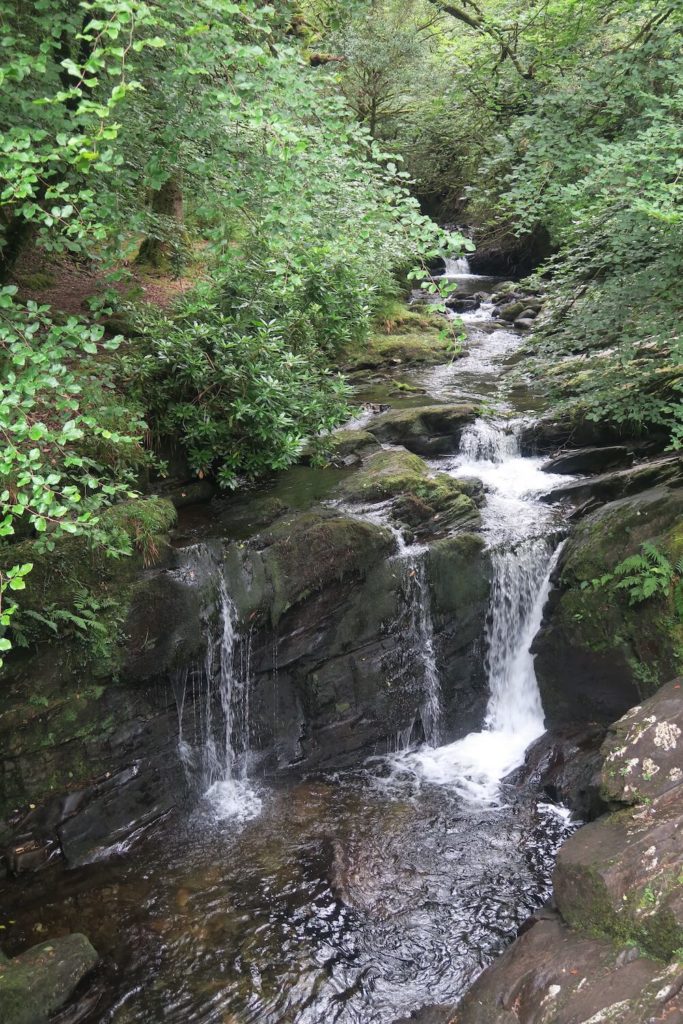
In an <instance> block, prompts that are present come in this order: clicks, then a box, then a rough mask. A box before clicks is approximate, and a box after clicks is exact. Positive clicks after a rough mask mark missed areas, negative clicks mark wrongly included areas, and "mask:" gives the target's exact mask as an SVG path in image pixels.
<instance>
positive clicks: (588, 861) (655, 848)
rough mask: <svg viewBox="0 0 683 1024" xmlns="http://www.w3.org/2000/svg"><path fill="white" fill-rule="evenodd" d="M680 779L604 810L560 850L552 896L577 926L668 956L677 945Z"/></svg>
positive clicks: (682, 922) (682, 816) (682, 860)
mask: <svg viewBox="0 0 683 1024" xmlns="http://www.w3.org/2000/svg"><path fill="white" fill-rule="evenodd" d="M682 827H683V786H681V785H678V786H677V787H676V788H675V789H670V790H668V791H667V792H666V793H664V794H663V795H662V796H661V797H658V798H656V799H655V800H653V801H652V803H651V804H648V805H646V806H644V807H640V808H636V809H631V810H628V811H623V812H620V813H619V814H611V815H607V816H606V817H604V818H600V819H599V820H598V821H596V822H592V823H591V824H590V825H586V826H584V827H583V828H582V829H579V831H578V832H576V833H574V835H573V836H571V837H570V838H569V839H568V840H567V841H566V843H565V844H564V845H563V847H562V848H561V850H560V853H559V855H558V859H557V866H556V869H555V877H554V890H555V900H556V902H557V906H558V908H559V910H560V913H561V914H562V916H563V918H564V919H565V921H567V922H568V923H569V924H571V925H572V927H574V928H577V929H578V930H580V931H582V932H587V933H589V934H597V935H605V936H607V937H609V938H612V939H614V940H616V941H620V942H628V941H631V942H633V943H636V944H638V945H639V946H641V948H643V949H645V950H647V952H648V953H650V955H651V956H655V957H658V958H659V959H661V960H669V959H670V958H671V957H672V956H673V955H674V953H675V952H676V951H677V950H680V949H682V948H683V849H682V848H681V843H680V833H681V828H682Z"/></svg>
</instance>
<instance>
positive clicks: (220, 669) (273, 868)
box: [5, 264, 572, 1024]
mask: <svg viewBox="0 0 683 1024" xmlns="http://www.w3.org/2000/svg"><path fill="white" fill-rule="evenodd" d="M451 271H452V272H454V275H455V276H456V277H457V278H458V280H459V283H460V285H461V287H462V289H463V291H465V292H467V291H468V290H469V291H470V292H471V291H474V290H476V289H477V288H482V287H491V285H492V282H491V281H488V280H483V279H475V278H472V276H471V275H469V274H468V273H467V268H466V267H465V266H463V265H462V264H460V265H458V266H456V267H454V268H453V267H452V268H451ZM464 321H465V324H466V328H467V331H468V335H469V342H468V347H467V352H466V355H465V356H464V357H463V358H461V359H459V360H457V361H455V362H453V363H450V364H447V365H443V366H439V367H430V368H428V369H420V370H414V371H411V374H410V379H411V381H412V383H413V384H414V385H415V386H419V387H420V388H422V389H423V391H424V392H425V394H426V395H427V396H428V397H427V399H426V401H429V400H432V399H433V400H435V401H443V400H448V401H454V400H460V399H467V400H476V401H478V402H485V403H486V409H487V413H486V415H485V416H482V418H481V419H479V420H477V422H476V423H474V424H473V425H472V426H471V427H469V428H468V429H467V430H466V432H465V434H464V435H463V439H462V442H461V448H460V451H459V452H458V453H457V454H455V455H449V456H442V457H440V458H438V459H434V460H432V463H431V464H432V466H433V467H434V469H438V470H439V471H442V472H443V471H445V472H447V473H449V474H451V475H453V476H456V477H459V478H464V477H468V478H472V477H474V478H477V479H478V480H480V481H482V483H483V484H484V485H485V487H486V493H487V497H486V504H485V507H484V510H483V520H484V532H485V536H486V541H487V545H488V547H489V549H490V551H491V556H492V564H493V571H494V579H493V588H492V600H491V608H490V614H489V622H488V628H487V633H488V643H487V650H486V651H485V652H483V653H482V657H484V658H485V659H486V665H487V672H488V680H489V689H490V698H489V703H488V707H487V712H486V717H485V721H484V722H483V723H482V724H481V728H480V729H478V730H477V731H475V732H473V733H471V734H470V735H468V736H465V737H464V738H461V739H459V740H457V741H456V742H448V737H444V736H443V735H442V731H441V724H440V692H439V678H438V671H437V669H436V666H435V662H434V655H433V649H431V639H430V638H431V625H430V613H429V603H428V600H427V587H426V585H425V575H424V574H425V568H424V559H423V549H422V548H420V546H419V545H411V544H409V543H407V542H405V541H404V540H403V539H402V538H400V537H399V547H398V553H397V554H396V555H394V556H393V557H394V558H397V559H403V560H408V562H409V566H410V572H409V574H408V575H409V578H410V579H411V580H412V581H413V582H412V584H411V586H410V587H409V588H408V591H407V594H406V602H407V605H408V608H407V618H406V621H407V622H408V623H409V625H408V627H407V628H409V629H410V630H412V632H413V633H414V634H415V636H416V637H417V638H418V642H419V644H420V647H421V650H422V656H423V661H424V671H425V679H426V687H425V692H426V698H425V705H424V707H423V711H422V718H423V724H424V735H425V737H426V742H424V743H422V744H421V745H415V744H413V745H411V743H410V739H409V737H407V736H403V737H397V739H396V752H395V753H394V754H391V755H385V756H381V757H375V758H370V759H368V760H366V761H365V762H364V763H362V764H360V765H358V766H357V767H354V768H349V769H345V770H343V771H342V770H339V771H326V772H317V773H313V774H307V775H298V776H297V775H295V774H292V773H289V774H287V775H286V776H282V777H273V776H270V777H267V778H262V777H259V776H258V774H257V775H254V773H253V769H252V768H251V763H250V757H249V750H248V746H249V739H248V719H249V685H248V684H249V668H248V657H249V649H248V645H247V644H245V642H244V638H240V637H239V636H237V634H236V626H235V621H234V614H233V611H232V606H231V600H230V594H229V592H228V591H227V590H226V589H223V590H222V592H221V615H220V619H219V624H218V626H217V631H218V632H217V634H216V635H215V636H213V637H212V643H210V644H209V649H210V651H211V652H212V653H211V657H213V658H217V659H218V664H217V665H214V666H213V667H212V669H211V673H210V674H212V675H215V676H217V678H218V679H219V683H220V685H219V694H218V696H219V701H218V702H216V701H215V699H214V698H215V696H216V695H215V693H208V694H207V695H205V696H204V697H201V698H200V701H199V703H200V704H201V708H202V709H203V710H202V711H201V715H200V717H201V723H202V726H201V730H200V741H199V744H198V742H197V739H196V737H192V738H191V737H188V736H185V735H183V734H182V732H181V734H180V736H179V741H178V746H179V752H180V754H181V756H182V757H183V758H184V759H185V761H186V765H187V770H188V772H194V773H195V774H196V775H197V776H198V777H199V778H200V781H201V785H200V790H201V792H202V794H203V796H202V797H201V798H200V799H199V800H198V802H197V803H196V804H195V806H194V807H192V808H189V809H188V812H187V814H186V815H185V816H184V817H182V818H181V817H180V816H179V815H174V816H172V817H169V818H168V819H167V821H166V822H165V824H164V825H163V826H162V827H160V828H158V829H157V830H156V832H155V833H154V834H152V835H150V836H148V837H147V838H145V839H143V840H142V841H140V842H139V843H137V844H135V845H134V846H133V847H132V849H130V850H127V849H126V850H124V849H122V850H120V851H119V852H118V854H115V855H113V856H110V857H109V858H108V859H107V860H106V861H102V862H96V863H94V864H91V865H88V866H86V867H81V868H78V869H76V870H72V871H65V870H63V869H61V868H57V869H55V870H51V871H48V872H44V873H43V874H41V875H38V876H36V877H35V878H34V879H32V881H31V885H30V887H28V888H27V889H25V890H24V891H23V892H21V893H18V892H17V891H16V890H14V896H12V895H10V901H11V900H12V899H15V900H17V901H19V902H16V903H15V904H14V905H12V903H11V902H10V905H9V906H8V907H6V908H5V909H6V912H7V913H8V914H9V915H10V916H14V917H16V918H17V927H18V929H19V931H18V932H17V933H15V935H14V941H17V942H19V943H20V942H21V940H22V938H24V939H25V940H26V941H27V942H29V941H30V940H33V941H38V940H39V938H40V937H41V936H42V935H48V934H49V935H55V934H60V933H64V932H67V931H70V930H74V931H85V932H86V933H87V934H88V936H89V937H90V938H91V940H92V942H93V943H94V945H95V946H96V948H97V949H98V951H99V952H100V953H101V954H103V956H104V957H105V969H104V971H103V972H101V975H100V978H99V981H98V985H97V987H96V990H95V993H94V995H93V1002H92V1004H88V1005H89V1006H90V1008H89V1009H88V1005H86V1007H85V1009H83V1007H81V1010H82V1014H81V1016H79V1017H78V1019H79V1020H84V1021H91V1022H95V1021H102V1022H105V1021H106V1022H111V1024H133V1022H135V1024H159V1022H160V1021H162V1020H163V1021H164V1022H166V1024H189V1022H193V1024H194V1022H196V1024H256V1022H259V1024H285V1022H287V1024H322V1022H325V1024H332V1022H335V1024H392V1022H393V1021H395V1020H396V1019H397V1018H399V1017H402V1016H405V1015H407V1014H408V1013H409V1012H411V1011H412V1010H416V1009H418V1008H420V1007H422V1006H425V1005H430V1004H439V1003H446V1002H451V1003H452V1002H453V1001H455V1000H457V998H458V997H459V996H460V995H462V993H463V992H464V991H465V989H466V988H467V986H468V985H469V984H470V983H471V982H472V980H473V979H474V978H475V977H476V975H477V974H478V973H479V972H480V971H481V969H482V968H483V967H484V966H485V965H486V964H487V963H489V962H490V960H491V959H492V958H493V957H494V956H495V955H496V954H497V953H499V952H500V951H501V950H502V949H503V948H504V946H505V945H506V944H507V943H508V942H509V941H510V940H511V939H512V938H513V937H514V935H515V933H516V930H517V928H518V927H519V925H520V924H521V923H522V922H523V921H524V920H525V918H526V917H527V916H528V915H529V913H530V912H531V911H533V910H534V909H535V908H537V907H538V906H539V905H541V904H542V903H543V902H544V901H545V900H546V899H547V897H548V895H549V893H550V876H551V872H552V867H553V862H554V855H555V852H556V850H557V847H558V845H559V844H560V842H561V841H562V840H563V838H564V837H565V836H566V835H567V832H568V830H569V829H570V828H571V827H572V826H571V824H570V823H569V821H568V816H567V814H566V813H565V812H564V811H563V809H562V808H557V807H552V806H550V805H548V804H545V803H543V802H542V801H540V800H539V798H538V797H537V796H535V795H534V794H532V793H526V792H523V791H520V790H518V789H513V788H512V787H508V786H506V785H505V784H503V783H502V780H503V779H504V777H505V776H506V775H507V774H508V773H509V772H510V771H511V770H512V769H513V768H514V767H516V766H518V765H519V764H520V763H521V761H522V760H523V756H524V751H525V749H526V747H527V746H528V745H529V744H530V743H531V742H532V741H533V740H534V739H535V738H536V737H538V736H539V735H540V734H541V733H542V732H543V709H542V707H541V701H540V695H539V692H538V687H537V685H536V679H535V675H534V667H533V659H532V656H531V655H530V653H529V647H530V644H531V641H532V639H533V637H534V634H535V633H536V631H537V630H538V628H539V626H540V621H541V615H542V609H543V604H544V601H545V598H546V596H547V593H548V587H549V575H550V572H551V569H552V565H553V562H554V559H555V558H556V556H557V552H558V546H559V545H560V543H561V536H562V535H561V522H559V521H558V518H557V516H558V512H557V510H556V509H555V508H553V507H552V506H550V505H548V504H545V503H543V502H541V501H540V500H538V497H539V495H540V494H541V492H545V491H547V490H548V489H549V488H550V487H551V486H552V484H553V478H552V477H549V476H548V474H546V473H543V472H542V468H541V467H542V460H541V459H536V458H525V457H523V456H522V455H521V453H520V448H519V441H518V433H519V428H520V425H521V424H522V423H523V422H524V421H525V419H527V418H528V417H529V416H532V415H533V412H534V408H535V405H536V399H535V397H534V394H533V388H531V387H527V386H524V385H521V386H520V384H519V383H518V382H513V381H512V379H511V377H510V374H509V369H510V367H511V366H512V365H513V364H514V361H515V352H516V350H517V348H518V346H519V344H520V337H519V335H518V334H517V333H516V332H514V331H511V330H509V329H507V328H503V327H502V326H501V325H499V324H497V323H496V322H495V321H494V320H493V317H492V307H491V306H490V304H488V305H487V304H484V306H483V307H481V308H480V309H479V310H477V311H476V312H475V313H473V314H470V315H469V316H468V315H466V316H465V317H464ZM404 376H405V374H404ZM372 391H373V387H372V385H366V386H365V388H364V389H360V390H359V398H372ZM424 401H425V399H423V402H424ZM566 479H567V478H566V477H564V478H563V480H564V481H566ZM358 514H360V515H362V514H363V513H362V511H360V512H359V513H358ZM375 514H376V513H375ZM380 514H381V513H380ZM184 685H186V681H185V683H182V684H181V685H180V687H179V700H181V701H182V699H183V697H184V690H183V686H184ZM180 721H182V715H181V716H180ZM63 1019H64V1020H65V1021H70V1020H73V1019H74V1018H69V1017H64V1018H63Z"/></svg>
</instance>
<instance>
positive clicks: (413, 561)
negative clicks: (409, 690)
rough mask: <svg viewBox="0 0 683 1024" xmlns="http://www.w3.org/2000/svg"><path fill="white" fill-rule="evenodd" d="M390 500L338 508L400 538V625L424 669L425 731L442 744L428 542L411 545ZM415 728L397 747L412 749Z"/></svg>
mask: <svg viewBox="0 0 683 1024" xmlns="http://www.w3.org/2000/svg"><path fill="white" fill-rule="evenodd" d="M390 505H391V503H390V502H387V503H385V504H383V505H374V506H370V507H369V508H366V509H359V508H358V507H356V506H350V507H349V506H344V505H343V503H340V502H337V503H336V507H337V508H343V509H344V511H345V513H346V514H347V515H353V516H358V517H359V518H361V519H364V520H366V521H369V522H372V523H377V524H378V525H380V526H383V527H385V528H386V529H388V530H390V531H391V533H392V534H393V535H394V537H395V539H396V545H397V549H398V550H397V553H396V556H395V558H396V560H397V561H398V562H400V563H401V567H402V573H403V579H404V586H403V594H402V605H403V608H402V615H401V617H400V621H399V622H397V624H396V627H397V629H398V630H400V632H401V634H402V636H403V639H404V641H405V644H406V645H407V648H408V652H407V653H408V655H409V662H410V664H409V665H408V668H409V669H410V670H412V669H413V663H414V661H415V660H417V661H418V662H419V664H420V666H421V668H422V689H423V694H424V697H423V701H422V706H421V708H420V719H421V721H422V733H423V736H424V739H425V742H426V743H427V745H428V746H430V747H436V746H438V744H439V742H440V741H441V720H442V717H443V707H442V693H441V681H440V679H439V670H438V667H437V664H436V652H435V649H434V624H433V622H432V602H431V597H430V594H429V580H428V578H427V551H428V548H427V547H426V545H422V544H409V543H408V542H407V541H406V539H405V537H404V536H403V533H402V531H401V530H400V529H399V528H398V527H397V526H396V525H395V524H394V523H392V522H391V519H390V518H389V514H390ZM411 733H412V728H410V729H407V730H405V731H404V733H403V734H401V735H399V736H397V738H396V750H397V751H401V750H405V749H407V748H408V746H409V743H410V734H411Z"/></svg>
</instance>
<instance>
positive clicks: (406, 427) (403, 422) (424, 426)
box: [372, 405, 477, 456]
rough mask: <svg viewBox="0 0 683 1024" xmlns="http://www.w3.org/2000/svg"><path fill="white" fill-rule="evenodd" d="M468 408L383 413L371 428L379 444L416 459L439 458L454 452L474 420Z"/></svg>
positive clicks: (472, 413) (421, 409)
mask: <svg viewBox="0 0 683 1024" xmlns="http://www.w3.org/2000/svg"><path fill="white" fill-rule="evenodd" d="M476 415H477V413H476V409H475V407H474V406H472V405H429V406H423V407H421V408H417V409H399V410H396V411H394V412H388V413H385V415H384V416H380V417H379V418H378V419H377V420H375V421H374V422H373V424H372V433H373V434H374V435H375V437H376V438H378V439H379V440H380V441H383V442H385V443H389V444H400V445H403V446H404V447H406V448H408V450H409V451H411V452H415V453H416V454H417V455H426V456H432V455H440V454H445V453H448V452H454V451H457V450H458V445H459V444H460V438H461V436H462V432H463V430H464V429H465V427H466V426H467V425H468V424H469V423H473V422H474V420H475V419H476Z"/></svg>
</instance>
